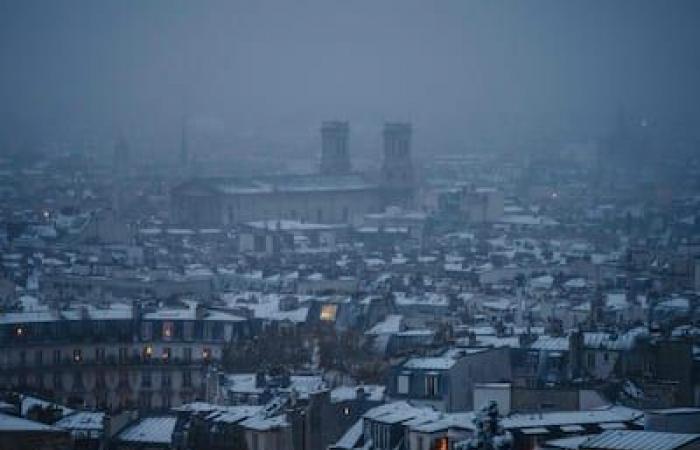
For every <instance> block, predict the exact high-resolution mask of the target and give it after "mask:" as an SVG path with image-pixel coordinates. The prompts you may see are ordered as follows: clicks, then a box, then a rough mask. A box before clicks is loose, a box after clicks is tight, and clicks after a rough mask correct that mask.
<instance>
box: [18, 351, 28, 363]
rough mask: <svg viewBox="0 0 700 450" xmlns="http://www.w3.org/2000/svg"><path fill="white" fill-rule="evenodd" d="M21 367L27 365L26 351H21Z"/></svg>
mask: <svg viewBox="0 0 700 450" xmlns="http://www.w3.org/2000/svg"><path fill="white" fill-rule="evenodd" d="M19 365H20V367H24V366H26V365H27V352H25V351H24V350H20V351H19Z"/></svg>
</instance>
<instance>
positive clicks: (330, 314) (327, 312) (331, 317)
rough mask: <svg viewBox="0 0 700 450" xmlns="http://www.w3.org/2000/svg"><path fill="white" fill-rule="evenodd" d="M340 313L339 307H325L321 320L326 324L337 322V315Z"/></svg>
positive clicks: (323, 307) (322, 310)
mask: <svg viewBox="0 0 700 450" xmlns="http://www.w3.org/2000/svg"><path fill="white" fill-rule="evenodd" d="M337 312H338V305H323V306H322V307H321V320H323V321H325V322H333V321H335V315H336V313H337Z"/></svg>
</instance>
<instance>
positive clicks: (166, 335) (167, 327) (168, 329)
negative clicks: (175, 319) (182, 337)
mask: <svg viewBox="0 0 700 450" xmlns="http://www.w3.org/2000/svg"><path fill="white" fill-rule="evenodd" d="M174 331H175V326H174V325H173V323H172V322H163V339H164V340H166V341H167V340H170V338H172V337H173V334H174Z"/></svg>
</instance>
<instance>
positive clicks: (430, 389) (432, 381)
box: [425, 374, 440, 397]
mask: <svg viewBox="0 0 700 450" xmlns="http://www.w3.org/2000/svg"><path fill="white" fill-rule="evenodd" d="M439 380H440V379H439V376H438V375H432V374H430V375H426V376H425V395H426V396H428V397H437V396H438V395H439V394H440V389H439V388H440V383H439Z"/></svg>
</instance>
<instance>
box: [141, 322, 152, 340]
mask: <svg viewBox="0 0 700 450" xmlns="http://www.w3.org/2000/svg"><path fill="white" fill-rule="evenodd" d="M152 336H153V324H152V323H151V322H143V323H142V324H141V339H143V340H146V341H150V340H151V337H152Z"/></svg>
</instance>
